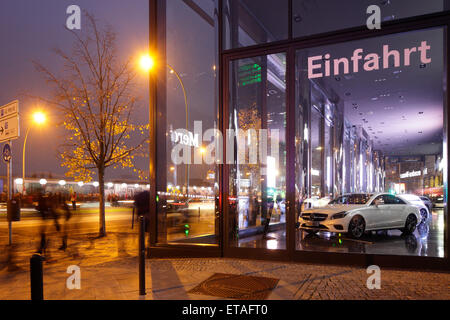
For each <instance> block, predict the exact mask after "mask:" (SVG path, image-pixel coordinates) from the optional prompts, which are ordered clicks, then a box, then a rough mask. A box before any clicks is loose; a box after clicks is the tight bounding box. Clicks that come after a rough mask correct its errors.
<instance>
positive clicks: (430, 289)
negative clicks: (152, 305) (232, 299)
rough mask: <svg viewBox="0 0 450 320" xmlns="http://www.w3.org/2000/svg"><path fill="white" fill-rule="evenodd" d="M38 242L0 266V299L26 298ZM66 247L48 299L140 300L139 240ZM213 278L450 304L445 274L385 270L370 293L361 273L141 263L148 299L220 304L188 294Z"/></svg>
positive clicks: (295, 291) (111, 237)
mask: <svg viewBox="0 0 450 320" xmlns="http://www.w3.org/2000/svg"><path fill="white" fill-rule="evenodd" d="M24 239H26V238H24ZM37 240H38V239H34V238H33V239H31V238H30V239H27V240H26V241H24V242H23V243H21V244H20V246H19V248H20V250H18V252H20V253H18V254H17V255H16V257H15V260H17V266H18V268H16V270H14V269H13V270H10V269H9V268H8V267H7V265H6V264H5V263H3V264H1V263H0V300H28V299H30V278H29V267H28V259H29V257H30V256H31V254H32V253H33V251H34V249H35V244H36V241H37ZM70 243H71V244H72V246H71V247H70V248H69V249H68V251H66V252H60V251H58V250H57V249H56V248H53V249H52V259H53V260H52V261H50V262H48V263H45V264H44V296H45V299H49V300H137V299H140V298H141V297H139V291H138V289H139V283H138V259H137V257H136V254H137V250H136V248H137V235H136V234H133V233H123V232H110V233H108V236H107V237H106V238H100V239H96V238H95V237H93V235H77V236H74V237H73V238H72V239H71V241H70ZM54 246H56V243H55V244H54ZM5 249H6V247H5V248H3V252H2V254H3V255H4V251H5ZM70 265H78V266H79V267H80V268H81V289H80V290H69V289H67V288H66V280H67V278H68V277H69V276H70V275H69V274H68V273H67V268H68V267H69V266H70ZM214 273H228V274H240V275H252V276H258V277H269V278H276V279H280V280H279V282H278V284H277V286H276V287H275V289H274V290H273V291H272V292H271V294H270V295H269V297H268V298H269V299H274V300H309V299H312V300H319V299H320V300H333V299H352V300H354V299H356V300H367V299H377V300H384V299H427V300H428V299H445V300H449V299H450V273H443V272H427V271H405V270H391V269H382V270H381V289H380V290H369V289H367V287H366V282H367V278H368V276H369V275H368V274H367V272H366V269H365V268H360V267H346V266H330V265H312V264H299V263H283V262H272V261H253V260H239V259H225V258H202V259H150V260H146V286H147V295H146V296H145V299H155V300H160V299H164V300H167V299H169V300H170V299H177V300H178V299H183V300H185V299H195V300H208V299H221V298H218V297H213V296H205V295H194V294H189V293H188V291H189V290H191V289H192V288H194V287H195V286H197V285H198V284H199V283H201V282H202V281H204V280H206V279H208V278H209V277H210V276H212V275H213V274H214Z"/></svg>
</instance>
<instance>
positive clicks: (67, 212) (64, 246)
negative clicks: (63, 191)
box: [58, 195, 72, 251]
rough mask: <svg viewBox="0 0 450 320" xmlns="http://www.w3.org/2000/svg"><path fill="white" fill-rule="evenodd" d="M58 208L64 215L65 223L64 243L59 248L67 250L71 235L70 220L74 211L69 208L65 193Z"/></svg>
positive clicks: (63, 226)
mask: <svg viewBox="0 0 450 320" xmlns="http://www.w3.org/2000/svg"><path fill="white" fill-rule="evenodd" d="M58 208H59V210H60V211H61V213H62V214H61V216H62V217H63V219H64V220H63V221H64V222H63V224H62V244H61V247H59V250H63V251H66V249H67V239H68V236H69V231H70V230H69V229H70V225H69V220H70V218H71V217H72V213H71V212H70V210H69V206H68V205H67V202H66V198H65V196H64V195H62V196H61V198H60V201H59V204H58Z"/></svg>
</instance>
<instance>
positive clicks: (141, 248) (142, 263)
mask: <svg viewBox="0 0 450 320" xmlns="http://www.w3.org/2000/svg"><path fill="white" fill-rule="evenodd" d="M145 294H146V293H145V220H144V216H140V217H139V295H140V296H145Z"/></svg>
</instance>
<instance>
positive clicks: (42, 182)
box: [39, 179, 47, 186]
mask: <svg viewBox="0 0 450 320" xmlns="http://www.w3.org/2000/svg"><path fill="white" fill-rule="evenodd" d="M39 183H40V184H41V186H45V185H46V184H47V180H46V179H41V180H39Z"/></svg>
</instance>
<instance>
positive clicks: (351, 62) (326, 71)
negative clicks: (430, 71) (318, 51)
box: [308, 41, 431, 79]
mask: <svg viewBox="0 0 450 320" xmlns="http://www.w3.org/2000/svg"><path fill="white" fill-rule="evenodd" d="M382 50H383V54H382V55H381V56H380V55H379V54H378V53H373V52H372V53H369V54H366V55H364V56H363V53H364V50H363V49H362V48H358V49H355V50H354V51H353V55H352V57H351V58H350V59H349V58H346V57H340V58H337V59H331V55H330V54H329V53H326V54H325V55H319V56H313V57H309V58H308V78H309V79H314V78H322V77H329V76H331V75H333V76H339V75H340V73H341V72H343V73H344V74H349V73H350V69H352V73H357V72H359V69H360V61H361V62H363V65H362V69H364V71H374V70H380V69H381V68H383V69H388V68H390V67H391V66H392V64H391V63H390V61H393V62H394V64H393V66H394V67H395V68H399V67H401V65H402V63H403V65H404V66H410V65H411V57H412V56H414V55H419V56H420V63H422V64H427V63H431V58H429V57H428V53H429V50H431V46H429V45H428V44H427V41H422V42H421V44H420V46H417V47H412V48H405V49H404V50H400V51H399V50H391V49H390V48H389V45H384V46H383V49H382ZM402 58H403V59H402ZM380 61H382V62H380Z"/></svg>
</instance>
